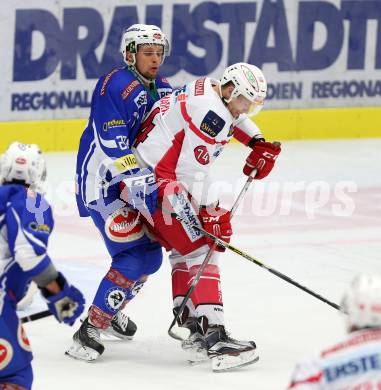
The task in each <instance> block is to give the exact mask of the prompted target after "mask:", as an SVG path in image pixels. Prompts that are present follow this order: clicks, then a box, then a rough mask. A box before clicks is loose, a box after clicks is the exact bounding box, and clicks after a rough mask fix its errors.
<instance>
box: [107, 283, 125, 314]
mask: <svg viewBox="0 0 381 390" xmlns="http://www.w3.org/2000/svg"><path fill="white" fill-rule="evenodd" d="M125 299H126V292H125V291H124V290H122V289H121V288H119V287H113V288H110V289H109V290H107V292H106V296H105V302H106V305H107V307H109V308H110V309H112V310H118V309H119V308H120V307H121V306H122V304H123V302H124V300H125Z"/></svg>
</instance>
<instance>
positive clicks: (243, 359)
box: [211, 350, 259, 372]
mask: <svg viewBox="0 0 381 390" xmlns="http://www.w3.org/2000/svg"><path fill="white" fill-rule="evenodd" d="M258 360H259V356H258V355H257V352H256V350H252V351H246V352H241V353H240V354H238V355H228V354H225V355H218V356H214V357H212V358H211V361H212V368H213V372H224V371H229V370H231V369H234V368H241V367H245V366H248V365H250V364H253V363H256V362H257V361H258Z"/></svg>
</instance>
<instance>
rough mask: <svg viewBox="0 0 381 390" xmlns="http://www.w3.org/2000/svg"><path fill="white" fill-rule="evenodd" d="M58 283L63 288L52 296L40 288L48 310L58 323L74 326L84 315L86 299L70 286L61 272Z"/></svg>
mask: <svg viewBox="0 0 381 390" xmlns="http://www.w3.org/2000/svg"><path fill="white" fill-rule="evenodd" d="M56 281H57V283H58V285H59V286H60V288H61V291H60V292H59V293H58V294H55V295H52V294H51V293H50V292H49V291H48V290H47V289H46V288H43V287H42V288H40V290H41V293H42V295H43V297H44V298H45V299H46V301H47V304H48V308H49V310H50V311H51V312H52V314H53V315H54V317H56V319H57V320H58V322H64V323H65V324H68V325H70V326H71V325H73V324H74V322H75V320H76V319H77V318H78V317H79V316H80V315H81V314H82V312H83V309H84V305H85V298H84V297H83V295H82V293H81V292H80V291H79V290H78V289H77V288H75V287H74V286H71V285H69V284H68V282H67V280H66V279H65V277H64V276H63V275H62V274H61V273H60V272H59V273H58V278H57V280H56Z"/></svg>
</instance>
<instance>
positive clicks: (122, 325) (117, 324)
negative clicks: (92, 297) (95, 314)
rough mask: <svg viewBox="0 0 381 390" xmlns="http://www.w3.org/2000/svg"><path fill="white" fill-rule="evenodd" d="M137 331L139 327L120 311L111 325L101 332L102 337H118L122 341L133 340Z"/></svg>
mask: <svg viewBox="0 0 381 390" xmlns="http://www.w3.org/2000/svg"><path fill="white" fill-rule="evenodd" d="M136 330H137V326H136V324H135V322H134V321H132V320H131V318H129V317H128V316H127V315H126V314H124V313H122V312H121V311H118V313H117V314H116V315H115V316H114V318H113V319H112V321H111V325H110V326H109V327H108V328H107V329H105V330H101V333H102V335H106V336H112V337H116V338H118V339H120V340H132V338H133V337H134V335H135V333H136Z"/></svg>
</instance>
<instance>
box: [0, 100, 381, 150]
mask: <svg viewBox="0 0 381 390" xmlns="http://www.w3.org/2000/svg"><path fill="white" fill-rule="evenodd" d="M380 118H381V107H361V108H327V109H307V110H298V109H294V110H271V111H263V112H261V113H260V114H259V116H258V117H257V119H256V123H257V124H258V126H259V127H260V128H261V130H262V131H263V133H264V135H265V136H266V137H267V138H268V139H273V140H275V139H276V140H280V141H283V140H299V139H333V138H366V137H381V120H380ZM86 122H87V120H86V119H66V120H47V121H25V122H22V121H20V122H0V133H1V138H0V151H2V150H4V149H5V148H6V147H7V145H9V143H10V142H12V141H15V140H18V141H21V142H25V143H37V144H38V145H40V147H41V148H42V150H44V151H46V152H48V151H72V150H76V149H77V148H78V143H79V138H80V136H81V133H82V131H83V129H84V127H85V126H86Z"/></svg>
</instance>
